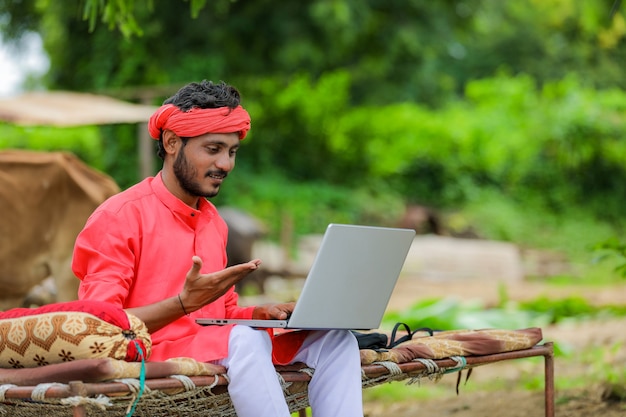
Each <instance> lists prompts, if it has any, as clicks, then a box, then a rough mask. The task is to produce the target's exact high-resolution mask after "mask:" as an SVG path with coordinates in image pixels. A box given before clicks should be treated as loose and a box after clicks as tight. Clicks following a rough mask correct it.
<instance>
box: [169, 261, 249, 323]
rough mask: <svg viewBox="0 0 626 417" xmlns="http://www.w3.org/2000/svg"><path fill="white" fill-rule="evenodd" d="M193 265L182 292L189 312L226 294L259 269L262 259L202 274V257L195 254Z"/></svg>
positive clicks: (182, 299)
mask: <svg viewBox="0 0 626 417" xmlns="http://www.w3.org/2000/svg"><path fill="white" fill-rule="evenodd" d="M191 261H192V265H191V269H190V270H189V272H187V276H186V279H185V286H184V287H183V290H182V291H181V293H180V299H181V302H182V303H183V305H184V306H185V310H186V312H187V313H191V312H192V311H196V310H198V309H200V308H202V307H203V306H205V305H207V304H210V303H212V302H213V301H215V300H217V299H218V298H219V297H221V296H222V295H224V294H225V293H226V291H228V289H229V288H230V287H232V286H233V285H235V284H236V283H238V282H239V281H241V280H242V279H243V278H245V277H246V276H248V275H249V274H250V273H251V272H253V271H255V270H256V269H258V267H259V265H261V260H259V259H254V260H252V261H250V262H246V263H243V264H238V265H233V266H230V267H228V268H226V269H223V270H221V271H217V272H212V273H209V274H201V273H200V270H201V269H202V259H201V258H200V257H199V256H194V257H193V258H192V259H191Z"/></svg>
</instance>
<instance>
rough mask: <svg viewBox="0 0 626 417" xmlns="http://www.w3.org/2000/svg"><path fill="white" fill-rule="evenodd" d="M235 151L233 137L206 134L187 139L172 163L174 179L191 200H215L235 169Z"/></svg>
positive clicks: (235, 146)
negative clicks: (203, 198)
mask: <svg viewBox="0 0 626 417" xmlns="http://www.w3.org/2000/svg"><path fill="white" fill-rule="evenodd" d="M237 149H239V136H238V134H236V133H207V134H205V135H202V136H197V137H194V138H190V139H188V140H187V144H186V145H184V146H182V147H181V148H180V151H179V153H178V155H177V157H176V160H175V161H174V175H175V176H176V179H177V180H178V183H179V185H180V187H181V189H182V190H183V191H184V192H185V193H187V194H189V195H191V196H196V197H206V198H211V197H214V196H216V195H217V193H218V192H219V189H220V186H221V185H222V181H224V179H225V178H226V176H227V175H228V173H229V172H230V171H232V169H233V168H234V167H235V156H236V153H237Z"/></svg>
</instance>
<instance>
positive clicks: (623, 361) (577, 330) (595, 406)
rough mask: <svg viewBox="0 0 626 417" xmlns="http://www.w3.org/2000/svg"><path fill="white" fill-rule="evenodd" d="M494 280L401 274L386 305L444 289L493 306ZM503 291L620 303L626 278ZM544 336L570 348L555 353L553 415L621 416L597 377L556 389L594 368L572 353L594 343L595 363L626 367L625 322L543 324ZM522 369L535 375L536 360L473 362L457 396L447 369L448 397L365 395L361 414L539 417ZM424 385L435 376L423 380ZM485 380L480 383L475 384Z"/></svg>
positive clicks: (540, 406)
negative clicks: (447, 279) (393, 398)
mask: <svg viewBox="0 0 626 417" xmlns="http://www.w3.org/2000/svg"><path fill="white" fill-rule="evenodd" d="M501 285H502V284H499V283H495V282H491V283H490V282H473V283H467V282H460V281H456V282H445V283H434V282H424V281H423V280H420V279H417V278H415V277H406V276H404V277H401V279H400V282H399V283H398V286H397V288H396V290H395V291H394V294H393V296H392V300H391V303H390V308H393V309H402V308H406V307H408V306H410V305H411V304H412V303H414V302H415V301H417V300H418V299H421V298H427V297H431V296H443V295H447V294H448V295H451V296H454V297H456V298H459V299H463V300H472V299H473V300H475V299H481V300H483V301H484V303H485V304H486V305H489V304H492V305H493V304H495V303H496V302H497V301H498V293H499V291H500V290H501V289H502V288H501ZM506 291H507V293H508V295H509V297H510V298H511V299H514V300H524V299H533V298H536V297H538V296H541V295H546V294H547V295H549V296H550V298H554V299H558V298H564V297H567V296H572V295H582V296H584V297H586V298H587V299H588V300H590V302H592V303H595V304H598V305H607V304H613V305H626V283H624V284H623V285H615V286H612V287H610V288H609V287H576V286H573V287H562V288H556V289H555V288H554V287H552V286H551V287H548V286H546V285H542V284H540V283H529V282H519V283H515V284H508V285H506ZM543 335H544V340H545V341H553V342H555V343H557V344H559V346H561V347H562V348H563V349H567V350H568V351H570V352H572V354H571V355H569V356H568V357H566V358H564V357H562V356H559V355H557V357H556V359H555V377H556V379H557V387H556V388H557V389H556V395H555V400H556V416H558V417H589V416H602V417H618V416H621V417H624V416H626V402H625V401H621V402H620V401H619V400H614V399H603V394H606V393H607V392H608V391H607V390H606V387H605V386H603V385H602V384H600V383H593V384H592V383H590V384H589V386H587V387H584V388H576V389H565V388H563V389H561V388H559V380H561V381H563V380H564V379H565V380H567V379H569V378H571V379H572V380H581V379H583V380H584V377H585V375H587V374H588V373H590V372H593V369H594V367H593V365H590V364H589V362H590V359H589V357H588V356H589V354H587V357H585V358H581V357H580V355H579V354H577V353H576V352H582V351H586V352H589V350H590V349H592V348H593V347H600V349H599V351H600V352H605V354H603V355H602V357H598V361H605V364H604V365H606V366H612V368H613V369H614V370H615V371H616V372H622V373H623V372H626V320H624V319H607V320H593V321H581V322H577V323H569V324H562V325H559V326H549V327H547V328H544V329H543ZM611 347H612V348H611ZM529 373H531V374H534V375H539V376H542V375H543V361H535V360H530V361H529V360H528V359H520V360H516V361H507V362H503V363H500V364H492V365H487V366H482V367H479V368H475V370H474V372H473V373H472V375H471V378H470V380H469V381H468V382H467V385H466V386H465V387H464V386H463V385H461V387H460V390H459V395H458V396H457V394H456V392H455V385H456V376H452V375H447V376H444V378H443V379H442V380H441V381H439V382H437V383H436V384H438V385H443V386H444V387H448V388H449V390H448V392H449V395H445V393H444V396H443V397H440V396H438V397H437V398H434V399H422V398H420V399H415V398H405V399H402V400H398V401H395V402H393V403H389V402H387V401H366V402H365V411H366V416H367V417H383V416H385V417H386V416H393V417H414V416H420V415H421V416H429V415H435V416H459V417H483V416H507V417H531V416H543V415H544V397H543V391H542V390H541V389H537V390H527V389H525V388H524V387H523V386H522V384H521V383H520V382H519V380H520V378H521V377H522V376H523V375H527V374H529ZM396 383H398V382H396ZM400 383H401V382H400ZM425 384H434V382H431V381H426V382H425ZM487 385H488V387H485V389H481V386H487ZM468 386H471V389H470V388H467V387H468ZM624 388H626V387H624ZM415 389H416V390H419V389H420V387H419V386H416V387H415Z"/></svg>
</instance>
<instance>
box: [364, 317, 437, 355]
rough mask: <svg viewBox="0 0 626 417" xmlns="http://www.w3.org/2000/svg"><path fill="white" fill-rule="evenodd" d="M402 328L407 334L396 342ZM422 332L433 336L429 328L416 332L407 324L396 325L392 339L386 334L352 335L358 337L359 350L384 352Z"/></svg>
mask: <svg viewBox="0 0 626 417" xmlns="http://www.w3.org/2000/svg"><path fill="white" fill-rule="evenodd" d="M400 327H404V330H406V333H407V334H406V335H404V336H402V337H401V338H399V339H397V340H396V334H397V333H398V329H399V328H400ZM421 331H426V332H428V334H430V335H431V336H432V335H433V331H432V329H429V328H428V327H422V328H419V329H417V330H415V331H411V328H410V327H409V326H408V325H407V324H406V323H396V325H395V326H393V330H392V332H391V338H388V337H387V335H386V334H384V333H359V332H356V331H352V333H353V334H354V336H355V337H356V340H357V342H358V344H359V349H373V350H377V351H383V350H387V349H391V348H393V347H395V346H397V345H399V344H400V343H402V342H406V341H407V340H411V339H412V338H413V335H414V334H415V333H417V332H421ZM389 339H391V340H389Z"/></svg>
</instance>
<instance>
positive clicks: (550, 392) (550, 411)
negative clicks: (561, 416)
mask: <svg viewBox="0 0 626 417" xmlns="http://www.w3.org/2000/svg"><path fill="white" fill-rule="evenodd" d="M546 346H549V347H550V352H549V353H548V354H546V355H545V356H544V359H545V370H544V374H545V375H544V377H545V381H544V384H545V385H544V391H545V402H546V404H545V408H546V417H554V412H555V410H554V350H553V344H552V342H550V343H546Z"/></svg>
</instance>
